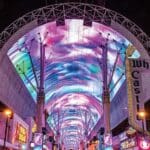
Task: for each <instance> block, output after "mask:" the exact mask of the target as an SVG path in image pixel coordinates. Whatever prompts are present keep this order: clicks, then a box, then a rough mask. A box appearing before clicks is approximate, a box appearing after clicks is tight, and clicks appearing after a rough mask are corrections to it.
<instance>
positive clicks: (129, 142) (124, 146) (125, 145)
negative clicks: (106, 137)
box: [120, 138, 137, 150]
mask: <svg viewBox="0 0 150 150" xmlns="http://www.w3.org/2000/svg"><path fill="white" fill-rule="evenodd" d="M136 145H137V143H136V140H135V139H134V138H132V139H127V140H125V141H123V142H122V143H121V144H120V147H121V150H124V149H128V148H132V147H135V146H136Z"/></svg>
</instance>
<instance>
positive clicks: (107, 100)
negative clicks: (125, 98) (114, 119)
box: [103, 90, 111, 134]
mask: <svg viewBox="0 0 150 150" xmlns="http://www.w3.org/2000/svg"><path fill="white" fill-rule="evenodd" d="M103 111H104V127H105V133H106V134H110V132H111V127H110V97H109V92H108V90H106V91H104V92H103Z"/></svg>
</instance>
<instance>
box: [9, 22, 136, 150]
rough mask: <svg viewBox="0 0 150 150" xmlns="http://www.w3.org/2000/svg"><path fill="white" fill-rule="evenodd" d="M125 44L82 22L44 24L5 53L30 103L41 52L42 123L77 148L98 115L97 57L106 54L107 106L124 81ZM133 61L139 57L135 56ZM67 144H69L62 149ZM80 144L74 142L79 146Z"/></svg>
mask: <svg viewBox="0 0 150 150" xmlns="http://www.w3.org/2000/svg"><path fill="white" fill-rule="evenodd" d="M129 44H131V43H130V42H129V41H128V40H127V39H125V38H124V37H123V36H121V35H120V34H119V33H117V32H116V31H114V30H112V29H111V28H109V27H106V26H104V25H102V24H99V23H94V22H93V24H92V27H89V26H83V21H82V20H74V19H70V20H65V25H64V26H56V22H50V23H47V24H45V25H42V26H40V27H37V28H36V29H34V30H32V31H30V32H29V33H27V34H26V35H24V36H23V37H22V38H20V39H19V40H18V41H17V42H16V43H15V44H14V45H13V46H12V48H11V49H10V50H9V51H8V56H9V58H10V60H11V61H12V63H13V65H14V66H15V68H16V70H17V72H18V74H19V76H20V77H21V79H22V80H23V82H24V84H25V86H26V87H27V89H28V90H29V92H30V94H31V96H32V97H33V99H34V100H35V101H36V97H37V91H38V84H39V83H38V82H39V80H40V48H41V45H42V47H43V50H45V73H44V80H45V81H44V89H45V94H46V95H45V108H46V109H47V110H48V112H49V117H48V120H47V121H48V123H49V125H50V126H51V127H52V129H53V130H54V131H55V133H56V134H59V135H60V136H61V140H62V141H63V143H65V144H66V145H69V143H72V144H71V145H70V147H71V146H73V145H78V144H79V143H78V142H79V141H80V140H81V139H85V137H86V136H87V135H88V134H89V133H90V132H91V130H92V129H93V127H94V126H95V125H96V123H97V122H98V120H99V119H100V118H101V116H102V114H103V111H102V104H101V102H102V87H103V79H102V70H103V68H102V61H103V59H102V53H103V51H105V50H106V48H107V50H108V60H107V63H108V75H107V76H108V83H109V89H110V96H111V100H112V99H113V97H114V95H115V94H116V92H117V91H118V89H119V88H120V87H121V85H122V83H123V82H124V80H125V76H124V74H125V51H126V49H127V47H128V45H129ZM133 57H139V53H138V52H135V53H134V55H133ZM68 139H70V140H69V143H68ZM79 139H80V140H79Z"/></svg>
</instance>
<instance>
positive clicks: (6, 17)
mask: <svg viewBox="0 0 150 150" xmlns="http://www.w3.org/2000/svg"><path fill="white" fill-rule="evenodd" d="M66 1H69V0H0V31H2V30H3V29H4V28H5V27H7V26H8V25H9V24H10V23H11V22H13V21H14V20H15V19H17V18H18V17H20V16H22V15H24V14H25V13H27V12H29V11H32V10H34V9H37V8H40V7H43V6H45V5H46V2H47V4H52V3H54V2H66ZM74 1H75V0H74ZM76 1H79V0H76ZM80 1H81V2H86V1H89V2H92V3H95V4H97V3H98V0H80ZM105 7H107V8H109V9H112V10H115V11H117V12H119V13H121V14H122V15H124V16H126V17H127V18H129V19H130V20H132V21H133V22H135V23H136V24H137V25H138V26H139V27H141V28H142V29H143V31H144V32H146V33H147V34H148V35H149V36H150V5H149V0H142V1H141V0H106V5H105Z"/></svg>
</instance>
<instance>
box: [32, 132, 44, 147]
mask: <svg viewBox="0 0 150 150" xmlns="http://www.w3.org/2000/svg"><path fill="white" fill-rule="evenodd" d="M42 141H43V135H42V133H34V136H33V142H34V143H35V145H42Z"/></svg>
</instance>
